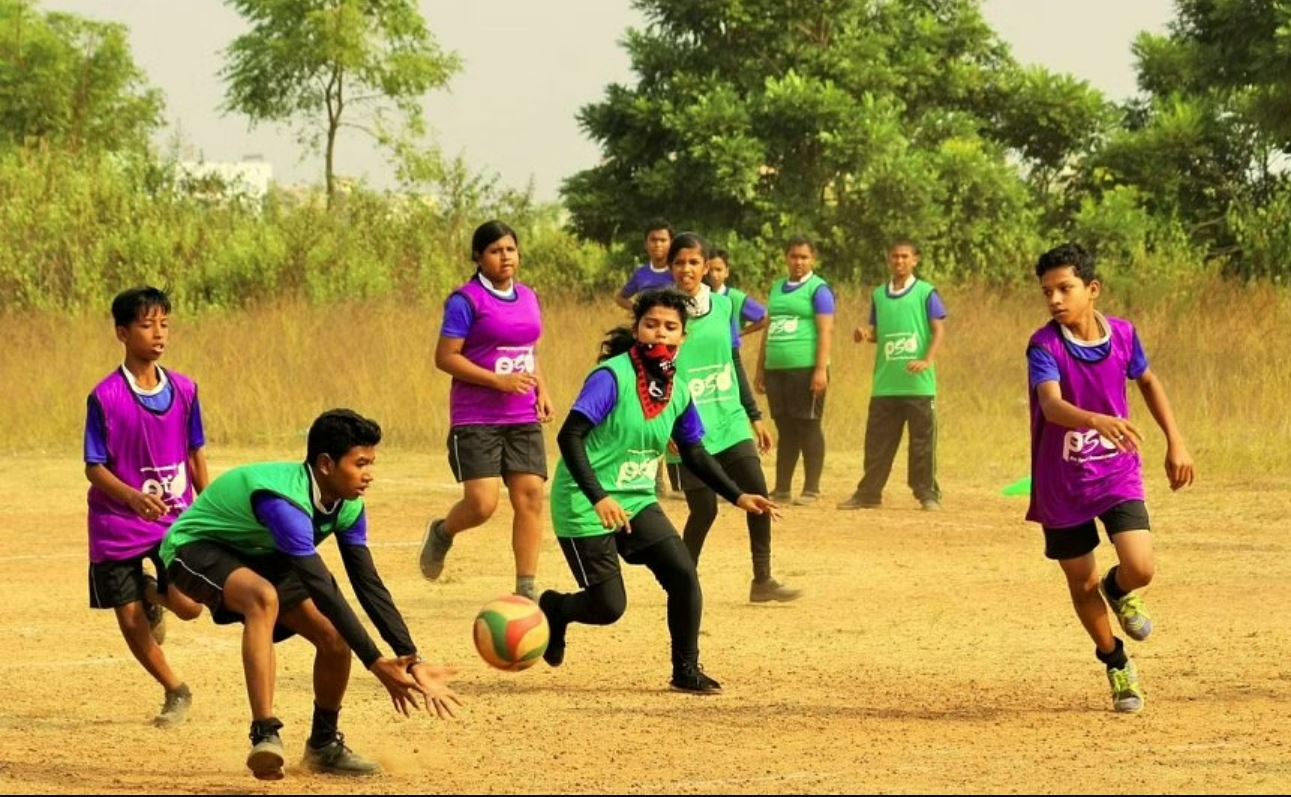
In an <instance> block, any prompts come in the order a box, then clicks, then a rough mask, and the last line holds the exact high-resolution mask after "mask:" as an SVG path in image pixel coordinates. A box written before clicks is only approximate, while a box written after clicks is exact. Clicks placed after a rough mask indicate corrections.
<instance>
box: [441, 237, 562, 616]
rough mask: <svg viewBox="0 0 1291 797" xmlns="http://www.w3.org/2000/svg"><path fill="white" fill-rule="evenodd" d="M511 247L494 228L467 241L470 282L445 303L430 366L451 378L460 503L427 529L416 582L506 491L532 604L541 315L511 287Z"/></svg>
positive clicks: (537, 533)
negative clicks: (472, 272) (472, 269)
mask: <svg viewBox="0 0 1291 797" xmlns="http://www.w3.org/2000/svg"><path fill="white" fill-rule="evenodd" d="M519 242H520V238H519V236H518V235H517V234H516V232H515V230H513V229H511V228H510V227H508V226H507V225H505V224H503V223H502V222H500V221H490V222H487V223H485V224H482V225H480V227H479V228H478V229H476V230H475V235H474V237H473V238H472V241H471V254H472V257H473V258H474V260H475V265H476V272H475V276H474V277H472V278H471V280H470V281H469V282H467V283H466V284H465V285H463V286H462V287H460V288H458V289H457V290H456V291H454V292H453V295H452V296H450V297H448V301H447V302H445V304H444V325H443V327H442V329H441V330H440V334H439V344H438V346H437V347H436V348H435V365H436V367H438V368H439V369H440V370H441V371H444V372H445V373H447V374H449V375H450V376H452V377H453V385H452V388H451V391H450V394H449V412H450V416H451V420H452V428H451V429H450V431H449V433H448V464H449V467H451V468H452V470H453V476H454V477H455V478H456V479H457V481H458V483H460V484H461V485H462V488H463V495H462V500H460V501H458V502H457V503H456V504H454V505H453V507H452V508H451V509H450V510H449V511H448V514H447V515H446V516H445V517H443V518H436V519H435V520H432V521H431V522H430V525H429V526H428V527H427V529H426V536H425V539H424V540H423V541H422V547H421V553H420V556H419V561H420V565H421V572H422V575H424V576H425V577H426V578H427V579H429V580H431V581H434V580H436V579H438V578H439V576H440V573H442V572H443V570H444V559H445V557H447V555H448V551H449V549H450V548H451V547H452V545H453V537H454V536H455V535H457V534H460V533H461V532H463V531H466V530H467V529H473V528H475V527H476V526H479V525H481V524H483V523H485V522H486V521H487V520H488V519H489V518H491V517H492V516H493V513H494V511H495V510H496V509H497V506H498V498H499V496H500V494H501V484H502V482H506V485H507V492H508V494H509V495H510V497H511V506H512V508H513V509H514V511H515V518H514V520H513V521H512V527H511V546H512V549H513V551H514V553H515V563H516V590H515V591H516V594H517V595H524V596H526V597H528V598H530V599H536V598H537V594H536V592H535V588H534V577H535V575H536V574H537V570H538V550H539V548H540V546H541V544H542V512H543V483H544V482H545V481H546V480H547V451H546V446H545V445H544V442H543V437H542V424H544V423H547V422H548V421H550V420H551V416H552V408H551V401H550V399H549V398H548V397H547V389H546V386H545V385H544V384H543V380H542V375H541V373H540V372H539V370H538V341H539V340H540V339H541V338H542V308H541V306H540V305H539V303H538V297H537V295H536V294H535V293H534V292H533V291H532V290H531V289H529V288H528V287H527V286H525V285H521V284H520V283H519V282H517V281H516V279H515V275H516V271H517V269H519V267H520V249H519Z"/></svg>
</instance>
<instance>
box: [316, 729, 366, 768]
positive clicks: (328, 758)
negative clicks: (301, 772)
mask: <svg viewBox="0 0 1291 797" xmlns="http://www.w3.org/2000/svg"><path fill="white" fill-rule="evenodd" d="M305 766H306V767H308V768H309V771H310V772H325V773H328V774H332V775H375V774H377V773H378V772H380V771H381V765H380V764H378V763H377V762H375V761H372V760H370V759H367V758H364V757H363V756H361V755H359V754H358V753H356V752H354V751H353V750H351V749H350V748H349V747H347V746H346V744H345V734H343V733H337V734H336V737H335V738H333V739H332V741H330V742H328V743H327V744H325V745H323V746H322V747H317V748H315V747H311V746H310V745H309V744H308V743H306V744H305Z"/></svg>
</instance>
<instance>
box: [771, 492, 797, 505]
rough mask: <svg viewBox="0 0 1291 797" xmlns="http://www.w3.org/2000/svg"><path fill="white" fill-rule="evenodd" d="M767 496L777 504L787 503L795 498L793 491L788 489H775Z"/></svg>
mask: <svg viewBox="0 0 1291 797" xmlns="http://www.w3.org/2000/svg"><path fill="white" fill-rule="evenodd" d="M767 497H768V498H770V499H771V500H772V501H775V502H776V503H777V504H787V503H789V502H790V501H792V500H793V493H791V492H789V491H788V490H773V491H772V492H771V495H769V496H767Z"/></svg>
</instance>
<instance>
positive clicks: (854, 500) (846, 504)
mask: <svg viewBox="0 0 1291 797" xmlns="http://www.w3.org/2000/svg"><path fill="white" fill-rule="evenodd" d="M880 505H881V502H880V501H868V500H866V499H864V498H862V497H861V496H860V495H857V494H856V493H852V497H851V498H848V499H847V500H846V501H840V502H839V503H838V504H837V505H836V506H835V509H878V508H879V506H880Z"/></svg>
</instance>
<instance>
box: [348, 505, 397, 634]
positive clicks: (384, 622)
mask: <svg viewBox="0 0 1291 797" xmlns="http://www.w3.org/2000/svg"><path fill="white" fill-rule="evenodd" d="M366 530H367V514H366V510H365V513H364V514H363V515H361V516H360V518H359V522H358V524H356V525H355V527H354V528H353V529H350V530H349V531H346V532H342V533H340V534H337V535H336V542H337V545H338V546H339V547H340V550H341V562H342V563H343V564H344V565H345V574H346V576H348V577H349V579H350V585H351V586H353V587H354V596H355V597H356V598H358V600H359V605H360V606H362V607H363V611H364V612H365V613H367V615H368V618H369V619H371V620H372V624H373V625H375V626H376V627H377V631H378V632H379V633H380V634H381V638H382V639H384V640H385V641H386V644H387V645H389V646H390V647H391V648H392V649H393V650H394V652H395V655H397V656H413V655H416V653H417V646H416V645H415V644H414V643H413V641H412V634H410V633H408V626H407V624H405V623H404V621H403V615H401V614H400V613H399V610H398V609H397V608H396V607H395V605H394V598H393V597H391V596H390V590H389V589H387V588H386V585H385V582H384V581H382V580H381V574H380V573H378V572H377V566H376V562H374V561H373V560H372V551H371V549H369V548H368V545H367V531H366Z"/></svg>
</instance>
